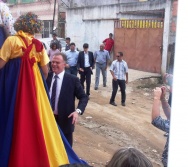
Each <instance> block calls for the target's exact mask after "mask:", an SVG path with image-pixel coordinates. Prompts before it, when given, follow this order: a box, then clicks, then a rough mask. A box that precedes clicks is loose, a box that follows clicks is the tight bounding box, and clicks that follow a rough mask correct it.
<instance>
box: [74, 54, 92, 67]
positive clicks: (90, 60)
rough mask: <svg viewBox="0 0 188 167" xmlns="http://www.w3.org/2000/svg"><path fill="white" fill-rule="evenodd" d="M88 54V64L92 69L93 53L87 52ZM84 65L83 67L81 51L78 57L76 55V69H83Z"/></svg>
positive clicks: (83, 59) (83, 61) (83, 60)
mask: <svg viewBox="0 0 188 167" xmlns="http://www.w3.org/2000/svg"><path fill="white" fill-rule="evenodd" d="M88 54H89V64H90V67H92V68H93V67H94V65H95V62H94V57H93V52H90V51H88ZM84 65H85V58H84V51H81V52H80V53H79V55H78V62H77V66H78V69H79V68H84Z"/></svg>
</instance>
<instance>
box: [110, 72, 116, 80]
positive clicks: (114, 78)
mask: <svg viewBox="0 0 188 167" xmlns="http://www.w3.org/2000/svg"><path fill="white" fill-rule="evenodd" d="M110 73H111V75H112V77H113V80H114V81H116V80H117V78H116V76H115V75H114V72H113V71H112V70H110Z"/></svg>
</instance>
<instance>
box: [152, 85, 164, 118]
mask: <svg viewBox="0 0 188 167" xmlns="http://www.w3.org/2000/svg"><path fill="white" fill-rule="evenodd" d="M153 91H154V98H153V106H152V115H151V116H152V121H153V120H154V119H155V118H157V117H158V116H160V106H161V94H162V90H161V88H159V87H156V88H155V89H154V90H153Z"/></svg>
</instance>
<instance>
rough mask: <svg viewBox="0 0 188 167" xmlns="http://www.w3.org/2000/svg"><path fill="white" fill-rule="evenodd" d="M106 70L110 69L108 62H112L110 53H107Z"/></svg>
mask: <svg viewBox="0 0 188 167" xmlns="http://www.w3.org/2000/svg"><path fill="white" fill-rule="evenodd" d="M106 53H107V54H106V68H105V70H106V69H107V67H108V62H109V61H110V55H109V52H108V51H106Z"/></svg>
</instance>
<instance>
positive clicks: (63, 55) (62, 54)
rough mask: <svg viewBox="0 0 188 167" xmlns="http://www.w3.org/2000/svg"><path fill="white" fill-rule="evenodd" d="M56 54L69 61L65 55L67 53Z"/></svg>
mask: <svg viewBox="0 0 188 167" xmlns="http://www.w3.org/2000/svg"><path fill="white" fill-rule="evenodd" d="M54 56H62V57H63V60H64V61H65V62H66V61H67V56H66V55H65V53H61V52H60V53H55V54H54Z"/></svg>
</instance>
